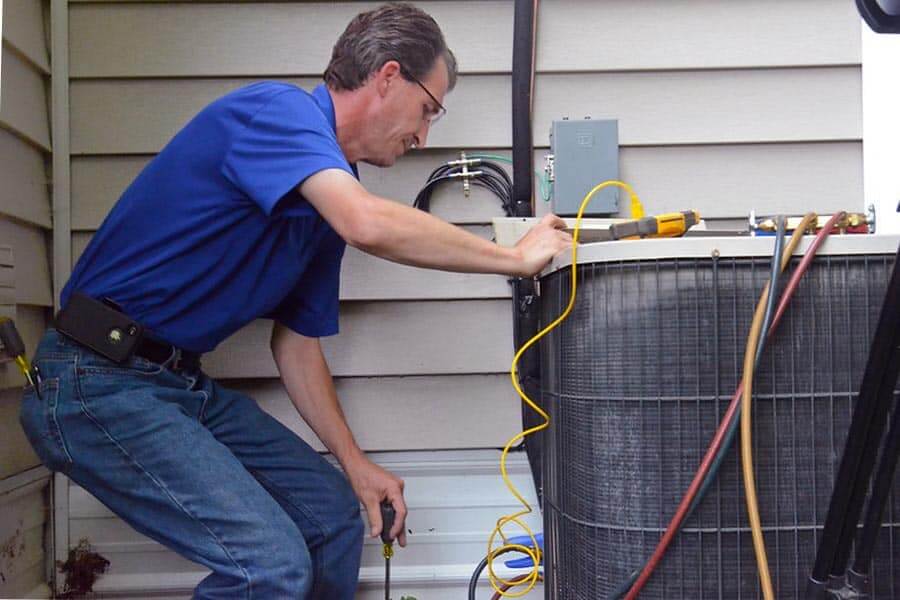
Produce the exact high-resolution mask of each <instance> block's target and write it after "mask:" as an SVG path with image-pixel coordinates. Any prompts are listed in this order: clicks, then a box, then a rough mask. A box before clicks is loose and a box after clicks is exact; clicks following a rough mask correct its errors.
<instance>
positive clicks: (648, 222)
mask: <svg viewBox="0 0 900 600" xmlns="http://www.w3.org/2000/svg"><path fill="white" fill-rule="evenodd" d="M699 222H700V213H699V212H697V211H696V210H684V211H681V212H676V213H664V214H661V215H654V216H652V217H643V218H640V219H634V220H632V221H625V222H623V223H616V224H614V225H610V226H609V239H610V240H627V239H632V238H645V237H654V238H655V237H677V236H679V235H683V234H684V232H686V231H687V230H688V229H690V228H691V227H693V226H694V225H696V224H697V223H699Z"/></svg>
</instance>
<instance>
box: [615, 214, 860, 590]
mask: <svg viewBox="0 0 900 600" xmlns="http://www.w3.org/2000/svg"><path fill="white" fill-rule="evenodd" d="M843 214H844V213H843V212H839V213H836V214H835V215H834V216H832V217H831V219H829V221H828V222H827V223H826V224H825V226H824V227H822V229H821V230H820V231H819V233H818V234H816V238H815V239H814V240H813V241H812V243H811V244H810V245H809V248H807V250H806V253H805V254H804V255H803V259H802V260H801V261H800V264H799V265H797V269H796V270H795V271H794V273H793V274H792V275H791V279H790V281H789V282H788V284H787V286H786V287H785V288H784V292H783V293H782V295H781V299H780V301H779V303H778V309H777V310H776V311H775V316H774V317H773V318H772V324H771V325H770V326H769V334H768V336H767V338H768V337H771V336H772V333H773V332H774V331H775V328H776V327H777V326H778V322H779V321H780V320H781V317H782V315H783V314H784V311H785V309H787V305H788V304H789V303H790V301H791V297H792V296H793V295H794V292H795V291H796V289H797V285H798V284H799V283H800V279H801V278H802V277H803V274H804V273H806V270H807V269H808V268H809V265H810V263H811V262H812V260H813V258H814V257H815V255H816V252H817V251H818V249H819V246H821V245H822V242H824V241H825V238H827V237H828V236H829V235H831V232H832V228H833V227H834V223H836V222H837V221H838V220H839V219H840V218H841V217H842V216H843ZM772 293H774V290H772ZM742 387H743V381H742V382H741V383H739V384H738V387H737V390H735V392H734V396H732V398H731V404H730V405H729V406H728V410H727V411H726V413H725V416H724V417H723V418H722V422H721V424H720V425H719V429H718V430H716V434H715V436H714V437H713V440H712V442H711V443H710V445H709V449H708V450H707V451H706V455H705V456H704V457H703V461H702V462H701V463H700V468H699V469H698V470H697V473H696V475H694V479H693V481H691V485H690V487H688V490H687V492H685V495H684V498H683V499H682V500H681V504H679V505H678V510H677V511H676V512H675V516H673V517H672V520H671V521H670V522H669V526H668V528H667V529H666V532H665V534H663V537H662V539H660V541H659V543H658V544H657V546H656V550H654V551H653V555H652V556H651V557H650V559H649V560H648V561H647V564H646V565H644V569H643V570H642V571H641V574H640V576H639V577H638V578H637V581H635V582H634V585H633V586H631V589H630V590H629V591H628V595H626V596H625V600H634V599H635V598H637V595H638V594H639V593H640V591H641V589H642V588H643V587H644V585H645V584H646V583H647V580H648V579H650V575H651V574H652V573H653V571H654V569H656V566H657V565H658V564H659V562H660V561H661V560H662V557H663V555H664V554H665V553H666V550H667V549H668V547H669V544H670V543H671V542H672V539H673V538H674V537H675V534H676V533H677V532H678V527H679V526H680V525H681V522H682V521H683V520H684V517H685V515H686V514H687V511H688V509H689V508H690V506H691V502H693V500H694V496H696V495H697V491H698V490H699V489H700V486H701V485H702V484H703V479H704V478H705V477H706V473H707V472H708V471H709V467H710V465H711V464H712V462H713V460H714V459H715V456H716V454H717V453H718V451H719V447H720V446H721V445H722V439H723V438H724V437H725V432H726V431H727V430H728V423H730V422H731V418H732V417H733V416H734V412H735V411H736V410H737V407H738V406H739V405H740V400H741V390H742Z"/></svg>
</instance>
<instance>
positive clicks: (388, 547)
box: [381, 502, 397, 600]
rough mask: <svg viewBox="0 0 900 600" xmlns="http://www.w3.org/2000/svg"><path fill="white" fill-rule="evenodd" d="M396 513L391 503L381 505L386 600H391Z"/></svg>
mask: <svg viewBox="0 0 900 600" xmlns="http://www.w3.org/2000/svg"><path fill="white" fill-rule="evenodd" d="M396 514H397V513H396V511H394V507H393V506H392V505H391V503H390V502H382V503H381V541H382V543H383V544H384V546H383V547H382V554H384V600H391V557H392V556H393V555H394V541H393V540H392V539H391V529H393V528H394V517H395V516H396Z"/></svg>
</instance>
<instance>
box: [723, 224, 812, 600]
mask: <svg viewBox="0 0 900 600" xmlns="http://www.w3.org/2000/svg"><path fill="white" fill-rule="evenodd" d="M815 220H816V215H815V214H813V213H809V214H807V215H806V216H805V217H804V218H803V221H801V222H800V226H798V227H797V229H795V230H794V233H793V235H791V239H790V241H789V242H788V244H787V246H786V247H785V249H784V251H783V252H782V254H781V269H782V271H783V270H784V269H785V268H786V267H787V264H788V262H790V260H791V256H792V255H793V253H794V249H795V248H796V247H797V244H799V243H800V240H801V239H802V238H803V233H804V232H805V231H806V229H807V228H808V227H809V226H810V224H811V223H812V222H814V221H815ZM770 292H771V290H770V289H769V283H766V285H765V287H764V288H763V292H762V295H761V297H760V300H759V303H758V304H757V305H756V311H755V312H754V313H753V322H752V323H751V325H750V334H749V335H748V336H747V348H746V350H745V351H744V390H743V398H742V399H741V467H742V469H743V473H744V492H745V495H746V499H747V516H748V518H749V520H750V531H751V533H752V535H753V552H754V554H755V555H756V568H757V571H759V582H760V587H761V588H762V594H763V598H764V599H765V600H774V599H775V591H774V588H773V587H772V576H771V574H770V573H769V559H768V557H767V556H766V544H765V541H764V539H763V533H762V523H761V521H760V518H759V502H758V500H757V498H756V478H755V476H754V473H753V439H752V437H751V436H752V429H751V425H752V421H751V415H750V409H751V399H752V392H753V363H754V361H755V360H756V346H757V343H758V342H759V335H760V330H761V329H762V324H763V318H764V316H765V312H766V301H767V300H768V297H769V293H770Z"/></svg>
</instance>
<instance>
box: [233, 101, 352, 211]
mask: <svg viewBox="0 0 900 600" xmlns="http://www.w3.org/2000/svg"><path fill="white" fill-rule="evenodd" d="M324 169H342V170H344V171H347V172H348V173H350V174H351V175H352V174H353V170H352V168H351V167H350V164H349V163H348V162H347V159H346V158H345V157H344V154H343V153H342V152H341V149H340V146H339V145H338V142H337V138H336V137H335V133H334V130H333V129H332V128H331V124H330V123H329V122H328V120H327V118H326V117H325V115H324V114H322V111H321V110H320V109H319V107H318V106H317V105H316V103H315V100H313V98H312V97H311V96H309V94H306V93H305V92H303V90H300V89H296V90H285V91H281V92H278V93H277V94H276V95H275V96H274V97H272V98H271V99H270V100H269V101H268V102H267V103H266V104H265V105H264V106H263V107H262V108H261V109H260V110H259V111H258V112H257V113H256V114H255V115H254V116H253V118H252V119H251V120H250V122H249V123H248V124H247V126H246V127H245V128H244V129H243V130H241V131H240V132H238V133H237V134H236V135H235V137H234V138H233V139H232V141H231V144H230V146H229V148H228V150H227V152H226V153H225V156H224V158H223V161H222V167H221V170H222V174H223V175H224V176H225V178H227V179H228V180H229V181H230V182H231V183H232V184H233V185H234V186H235V187H237V188H238V189H239V190H241V191H242V192H243V193H244V194H246V195H247V196H249V197H250V198H251V199H252V200H253V201H254V202H255V203H256V204H258V205H259V206H260V208H262V210H263V211H264V212H265V213H266V214H267V215H271V214H272V211H273V210H274V208H275V205H276V204H277V203H278V201H279V200H280V199H281V198H282V197H284V196H285V195H286V194H287V193H288V192H290V191H291V190H294V189H295V188H296V187H297V186H298V185H300V184H301V183H303V181H305V180H306V178H307V177H309V176H311V175H314V174H315V173H317V172H319V171H322V170H324Z"/></svg>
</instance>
